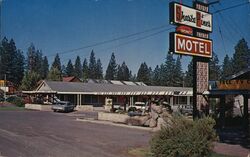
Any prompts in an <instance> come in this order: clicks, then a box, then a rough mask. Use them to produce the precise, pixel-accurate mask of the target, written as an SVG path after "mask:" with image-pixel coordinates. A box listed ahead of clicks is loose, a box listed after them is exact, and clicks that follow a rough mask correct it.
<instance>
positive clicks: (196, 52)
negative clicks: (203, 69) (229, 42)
mask: <svg viewBox="0 0 250 157" xmlns="http://www.w3.org/2000/svg"><path fill="white" fill-rule="evenodd" d="M169 40H170V51H171V52H174V53H177V54H181V55H191V56H199V57H205V58H212V50H213V48H212V40H209V39H202V38H197V37H192V36H187V35H183V34H178V33H175V32H172V33H170V39H169Z"/></svg>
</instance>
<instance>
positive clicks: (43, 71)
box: [41, 56, 49, 79]
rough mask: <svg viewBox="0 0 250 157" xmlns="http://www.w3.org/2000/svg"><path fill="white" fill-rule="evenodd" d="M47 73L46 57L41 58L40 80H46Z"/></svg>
mask: <svg viewBox="0 0 250 157" xmlns="http://www.w3.org/2000/svg"><path fill="white" fill-rule="evenodd" d="M48 73H49V62H48V59H47V57H46V56H44V57H43V60H42V72H41V78H42V79H45V78H47V76H48Z"/></svg>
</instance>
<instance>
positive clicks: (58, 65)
mask: <svg viewBox="0 0 250 157" xmlns="http://www.w3.org/2000/svg"><path fill="white" fill-rule="evenodd" d="M51 69H57V70H59V72H60V73H61V72H62V67H61V60H60V57H59V54H58V53H57V54H56V56H55V59H54V62H53V63H52V66H51Z"/></svg>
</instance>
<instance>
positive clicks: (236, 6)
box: [213, 1, 250, 14]
mask: <svg viewBox="0 0 250 157" xmlns="http://www.w3.org/2000/svg"><path fill="white" fill-rule="evenodd" d="M247 4H250V2H249V1H248V2H245V3H240V4H237V5H233V6H230V7H227V8H224V9H220V10H217V11H215V12H213V14H217V13H219V12H222V11H226V10H230V9H234V8H238V7H240V6H244V5H247Z"/></svg>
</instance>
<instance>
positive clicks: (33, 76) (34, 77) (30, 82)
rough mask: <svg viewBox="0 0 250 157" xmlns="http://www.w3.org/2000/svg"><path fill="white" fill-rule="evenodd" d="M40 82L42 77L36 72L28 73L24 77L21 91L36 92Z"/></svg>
mask: <svg viewBox="0 0 250 157" xmlns="http://www.w3.org/2000/svg"><path fill="white" fill-rule="evenodd" d="M39 80H40V76H39V75H38V74H37V73H36V72H33V71H27V72H26V73H25V75H24V77H23V80H22V84H21V89H22V90H34V89H35V88H36V86H37V82H38V81H39Z"/></svg>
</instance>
